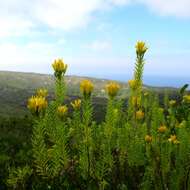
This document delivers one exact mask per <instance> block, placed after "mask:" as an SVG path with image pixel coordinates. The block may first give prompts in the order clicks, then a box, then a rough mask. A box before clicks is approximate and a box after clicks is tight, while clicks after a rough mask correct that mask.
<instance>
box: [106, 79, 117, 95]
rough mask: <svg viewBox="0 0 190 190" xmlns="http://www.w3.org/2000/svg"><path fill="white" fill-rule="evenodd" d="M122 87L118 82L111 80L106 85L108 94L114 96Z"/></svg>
mask: <svg viewBox="0 0 190 190" xmlns="http://www.w3.org/2000/svg"><path fill="white" fill-rule="evenodd" d="M119 89H120V86H119V84H118V83H116V82H110V83H109V84H107V85H106V90H107V92H108V95H109V96H110V97H111V98H113V97H115V96H116V95H117V93H118V91H119Z"/></svg>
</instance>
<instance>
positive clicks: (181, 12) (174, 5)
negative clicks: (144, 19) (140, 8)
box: [136, 0, 190, 18]
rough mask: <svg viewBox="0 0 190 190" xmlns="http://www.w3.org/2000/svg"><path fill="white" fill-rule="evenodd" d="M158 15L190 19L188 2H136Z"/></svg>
mask: <svg viewBox="0 0 190 190" xmlns="http://www.w3.org/2000/svg"><path fill="white" fill-rule="evenodd" d="M136 1H137V2H140V3H142V4H144V5H146V6H147V7H148V8H150V9H151V10H153V11H155V12H156V13H158V14H160V15H167V16H176V17H187V18H189V17H190V0H136Z"/></svg>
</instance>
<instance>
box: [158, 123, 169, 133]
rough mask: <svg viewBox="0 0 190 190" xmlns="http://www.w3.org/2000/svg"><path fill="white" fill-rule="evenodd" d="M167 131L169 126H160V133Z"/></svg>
mask: <svg viewBox="0 0 190 190" xmlns="http://www.w3.org/2000/svg"><path fill="white" fill-rule="evenodd" d="M166 131H167V127H166V126H165V125H161V126H160V127H159V128H158V132H159V133H164V132H166Z"/></svg>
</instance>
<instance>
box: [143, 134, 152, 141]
mask: <svg viewBox="0 0 190 190" xmlns="http://www.w3.org/2000/svg"><path fill="white" fill-rule="evenodd" d="M144 140H145V141H146V142H147V143H151V142H152V137H151V136H150V135H146V136H145V138H144Z"/></svg>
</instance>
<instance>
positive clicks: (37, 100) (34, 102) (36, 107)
mask: <svg viewBox="0 0 190 190" xmlns="http://www.w3.org/2000/svg"><path fill="white" fill-rule="evenodd" d="M27 107H28V109H29V110H30V111H31V112H32V113H35V114H37V115H38V114H39V113H40V112H41V111H43V110H45V108H46V107H47V101H46V99H45V97H42V96H32V97H31V98H30V99H29V100H28V105H27Z"/></svg>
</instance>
